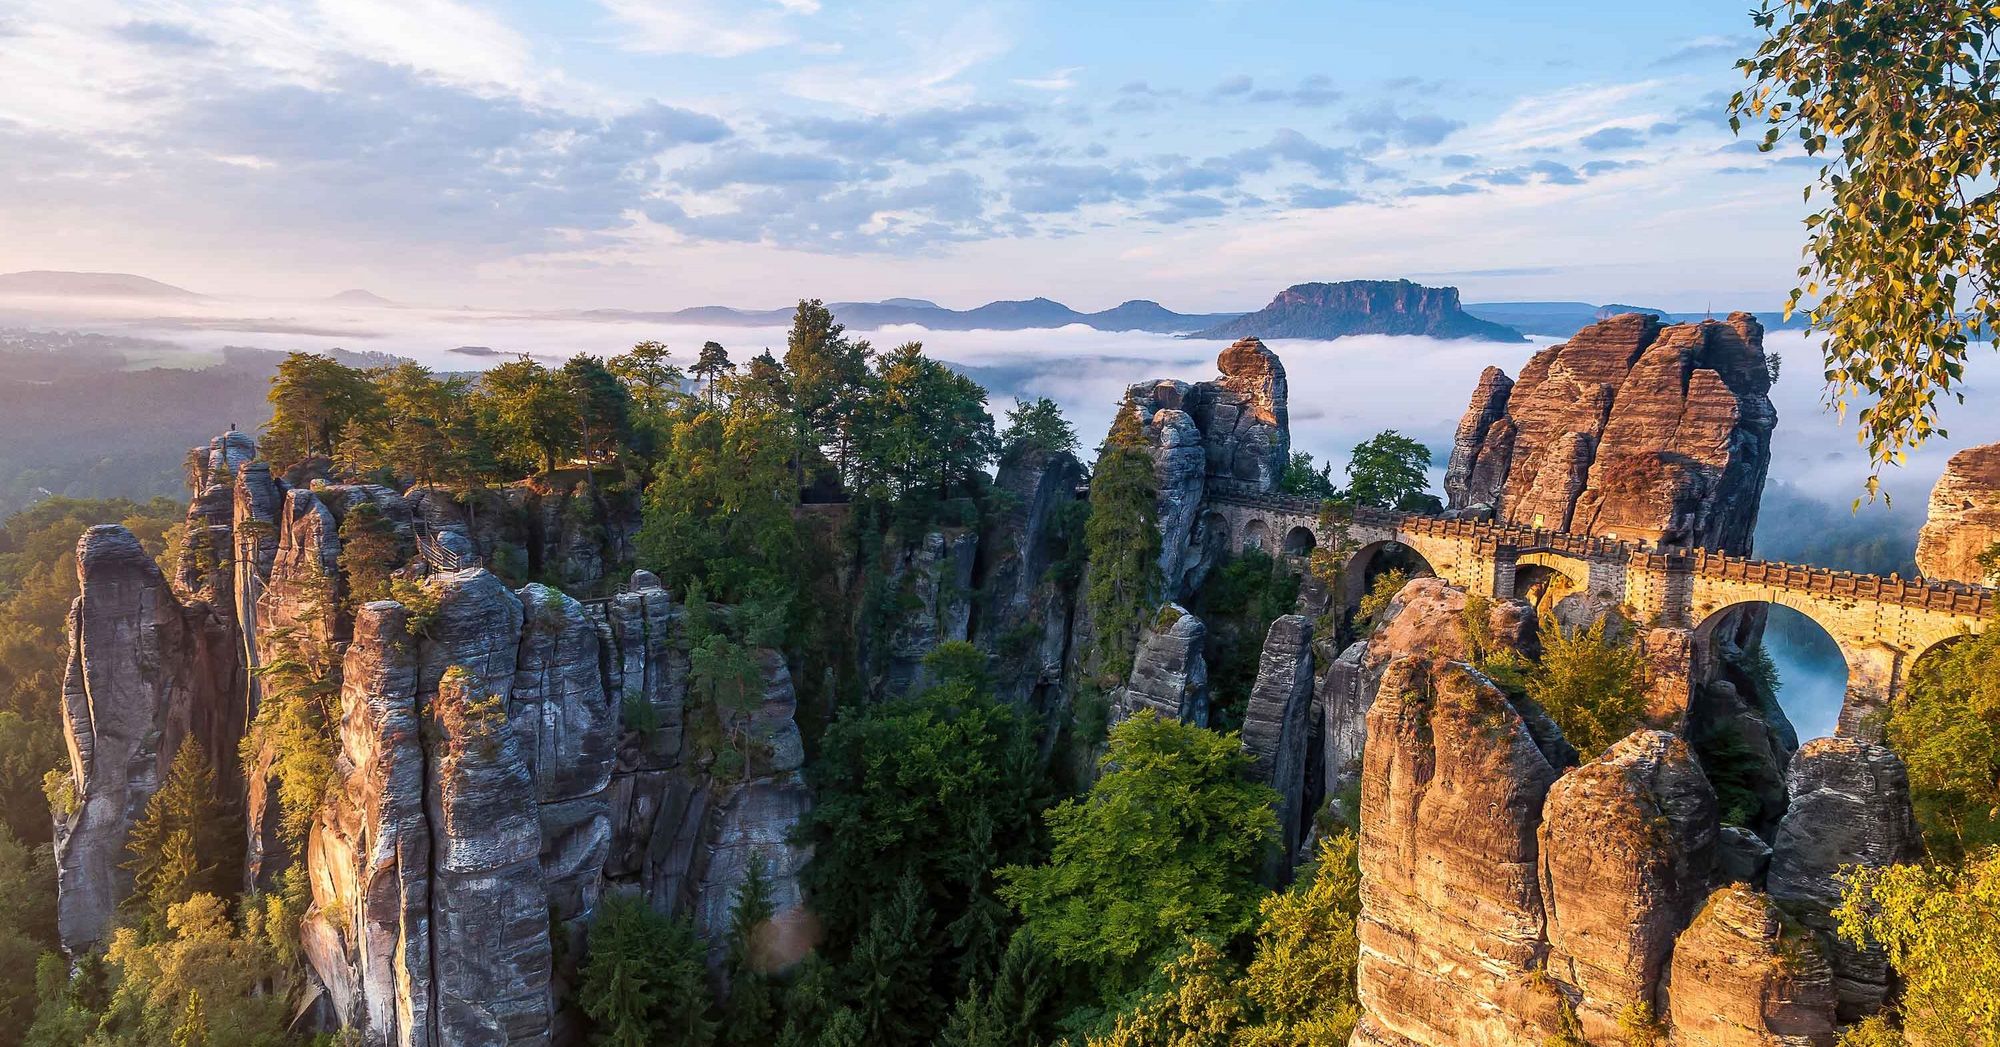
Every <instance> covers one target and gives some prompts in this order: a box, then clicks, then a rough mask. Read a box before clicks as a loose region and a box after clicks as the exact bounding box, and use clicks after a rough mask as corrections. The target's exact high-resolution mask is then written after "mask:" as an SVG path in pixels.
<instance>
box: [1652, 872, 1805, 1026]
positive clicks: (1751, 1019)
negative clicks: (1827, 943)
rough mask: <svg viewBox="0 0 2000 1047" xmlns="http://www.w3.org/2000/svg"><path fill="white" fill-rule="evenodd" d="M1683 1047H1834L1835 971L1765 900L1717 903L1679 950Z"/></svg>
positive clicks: (1752, 894)
mask: <svg viewBox="0 0 2000 1047" xmlns="http://www.w3.org/2000/svg"><path fill="white" fill-rule="evenodd" d="M1670 980H1671V982H1672V985H1673V994H1672V1000H1671V1007H1670V1009H1669V1011H1668V1016H1669V1017H1670V1018H1671V1020H1672V1023H1673V1030H1674V1039H1673V1042H1674V1043H1675V1045H1676V1047H1831V1045H1832V1044H1833V1042H1834V1035H1835V1034H1834V993H1833V971H1832V969H1831V968H1830V967H1829V966H1828V965H1827V959H1826V952H1825V950H1824V948H1823V947H1822V946H1821V944H1820V942H1819V940H1818V939H1817V938H1815V937H1814V936H1813V934H1812V933H1811V932H1810V931H1807V930H1805V929H1804V928H1803V927H1800V926H1799V925H1798V924H1797V923H1795V922H1793V921H1792V920H1791V919H1790V918H1789V917H1787V916H1786V915H1785V914H1784V913H1783V912H1782V911H1781V910H1779V908H1778V907H1777V906H1776V905H1774V904H1772V902H1771V899H1770V898H1769V897H1767V896H1766V895H1764V894H1763V893H1762V892H1759V891H1756V890H1753V889H1751V888H1749V887H1747V886H1745V885H1743V884H1740V883H1738V884H1733V885H1731V886H1727V887H1722V888H1719V889H1718V890H1716V892H1715V893H1714V894H1712V895H1710V896H1709V898H1708V902H1707V904H1706V905H1704V906H1703V907H1702V910H1701V912H1700V914H1699V915H1697V916H1696V917H1695V918H1694V922H1693V923H1691V924H1689V925H1688V929H1687V930H1685V931H1682V932H1681V936H1680V938H1679V939H1677V940H1676V941H1675V943H1674V956H1673V973H1672V976H1671V979H1670Z"/></svg>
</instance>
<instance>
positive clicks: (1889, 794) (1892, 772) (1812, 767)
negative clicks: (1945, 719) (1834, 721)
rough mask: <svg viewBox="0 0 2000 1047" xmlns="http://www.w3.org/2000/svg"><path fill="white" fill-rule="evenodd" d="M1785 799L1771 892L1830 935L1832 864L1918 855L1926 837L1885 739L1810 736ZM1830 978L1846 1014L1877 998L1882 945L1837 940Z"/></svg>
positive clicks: (1836, 890) (1883, 987) (1835, 896)
mask: <svg viewBox="0 0 2000 1047" xmlns="http://www.w3.org/2000/svg"><path fill="white" fill-rule="evenodd" d="M1785 787H1786V791H1787V792H1789V793H1790V796H1791V804H1790V806H1789V807H1788V808H1787V810H1786V812H1785V817H1784V820H1783V821H1781V822H1779V823H1778V832H1777V836H1776V837H1775V838H1774V839H1773V840H1772V843H1771V871H1770V876H1769V884H1770V888H1769V889H1770V892H1771V897H1772V898H1773V899H1775V900H1776V901H1778V902H1779V903H1780V904H1783V905H1785V906H1787V907H1788V908H1789V909H1790V910H1791V911H1793V912H1796V913H1797V914H1798V916H1799V919H1800V922H1802V923H1804V924H1805V925H1806V926H1807V927H1809V928H1811V929H1813V930H1815V931H1819V932H1820V933H1821V934H1822V935H1823V936H1826V937H1831V936H1832V930H1833V926H1834V924H1833V919H1832V917H1831V916H1830V915H1829V914H1830V913H1831V911H1832V909H1833V907H1834V906H1836V905H1838V904H1839V903H1840V895H1841V885H1840V881H1839V880H1838V879H1837V874H1838V873H1839V872H1840V870H1841V869H1842V868H1843V867H1846V866H1850V865H1861V866H1884V865H1893V864H1896V863H1899V862H1910V861H1915V860H1917V859H1918V858H1920V857H1922V855H1923V839H1922V837H1921V836H1920V835H1919V834H1918V832H1917V825H1916V819H1915V817H1914V816H1913V815H1912V814H1911V811H1910V779H1909V772H1908V771H1907V770H1906V769H1905V768H1904V766H1903V761H1902V760H1901V759H1900V758H1898V757H1897V756H1896V754H1895V753H1894V752H1891V751H1890V750H1889V749H1888V748H1886V747H1884V746H1880V745H1871V744H1869V743H1867V742H1863V741H1859V740H1857V739H1854V738H1845V737H1833V738H1815V739H1813V740H1812V741H1810V742H1807V743H1806V744H1805V745H1803V746H1801V747H1800V748H1799V751H1798V755H1796V756H1794V757H1792V766H1791V770H1790V772H1789V773H1788V774H1787V775H1786V777H1785ZM1832 955H1833V974H1834V987H1835V990H1836V991H1837V993H1838V994H1839V997H1840V1013H1841V1019H1842V1020H1843V1021H1853V1020H1855V1019H1856V1018H1859V1017H1861V1016H1862V1015H1865V1014H1868V1013H1871V1012H1873V1011H1874V1010H1876V1009H1877V1008H1879V1007H1881V1005H1882V1002H1883V1000H1885V999H1886V998H1887V996H1888V991H1889V969H1888V963H1887V960H1886V958H1885V957H1884V956H1883V955H1882V953H1881V952H1880V950H1879V949H1875V948H1869V949H1865V950H1864V949H1858V948H1856V947H1855V946H1854V945H1853V944H1852V943H1850V942H1847V941H1845V940H1835V941H1834V943H1833V950H1832Z"/></svg>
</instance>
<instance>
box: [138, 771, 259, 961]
mask: <svg viewBox="0 0 2000 1047" xmlns="http://www.w3.org/2000/svg"><path fill="white" fill-rule="evenodd" d="M238 835H239V834H238V833H237V831H236V829H235V827H234V820H233V819H231V818H230V817H229V816H228V812H227V811H225V810H224V809H223V806H222V804H221V803H219V802H217V800H216V797H215V769H214V768H213V767H212V766H210V764H209V762H208V754H207V753H205V752H203V751H202V748H201V743H200V742H197V741H195V740H194V739H192V738H189V739H187V740H186V741H184V742H182V743H181V748H180V751H179V752H178V753H176V754H174V762H173V766H172V767H171V768H170V769H169V770H168V771H167V780H166V782H165V783H164V784H163V785H161V786H160V789H159V791H158V792H155V793H154V794H153V795H152V797H151V798H149V799H148V800H147V801H146V811H145V813H144V814H143V815H141V816H140V818H139V821H138V823H137V824H135V825H133V827H132V835H131V839H130V840H129V841H128V843H127V844H126V849H127V850H129V851H130V852H131V854H132V858H131V859H130V860H129V861H127V862H125V863H124V864H123V865H122V866H120V867H121V868H124V869H130V870H131V871H132V881H133V887H134V891H133V895H132V897H131V899H130V900H129V901H128V902H127V905H128V907H129V908H131V909H132V910H133V911H134V912H135V914H136V915H137V916H138V917H139V919H140V923H141V925H142V926H144V927H145V928H146V929H147V931H148V932H149V933H151V934H155V935H157V934H159V933H161V932H162V931H163V930H164V929H165V927H166V918H167V910H168V909H169V908H171V907H172V906H174V905H178V904H180V903H181V902H184V901H187V900H188V899H189V898H192V897H194V896H195V895H196V894H200V893H209V894H215V895H218V896H226V895H229V894H231V893H233V891H232V889H231V888H232V886H233V884H232V883H231V882H230V881H231V879H232V878H231V876H230V874H229V869H230V868H231V867H232V866H233V864H234V859H235V858H236V857H238V855H237V854H236V848H237V847H238V846H240V845H241V840H240V839H238Z"/></svg>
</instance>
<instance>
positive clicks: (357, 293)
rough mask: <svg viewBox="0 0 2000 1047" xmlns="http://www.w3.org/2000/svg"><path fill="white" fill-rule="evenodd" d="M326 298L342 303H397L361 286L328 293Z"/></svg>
mask: <svg viewBox="0 0 2000 1047" xmlns="http://www.w3.org/2000/svg"><path fill="white" fill-rule="evenodd" d="M326 300H327V301H329V302H339V303H340V304H342V305H395V304H396V303H394V302H392V301H390V300H388V299H387V298H384V297H382V296H381V295H379V294H376V293H375V292H373V291H365V290H362V289H361V288H359V287H355V288H351V289H349V290H346V291H342V292H340V293H339V294H336V295H328V296H327V299H326Z"/></svg>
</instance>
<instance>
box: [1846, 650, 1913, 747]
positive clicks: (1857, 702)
mask: <svg viewBox="0 0 2000 1047" xmlns="http://www.w3.org/2000/svg"><path fill="white" fill-rule="evenodd" d="M1840 653H1841V654H1842V655H1843V656H1844V657H1845V658H1846V659H1847V697H1846V698H1845V699H1844V700H1843V701H1842V702H1841V703H1840V722H1839V724H1838V726H1836V728H1835V729H1834V733H1835V734H1837V735H1841V736H1843V737H1849V738H1859V739H1861V740H1862V741H1865V742H1877V743H1879V742H1880V741H1881V740H1882V731H1883V722H1884V721H1885V720H1886V719H1888V713H1889V703H1890V702H1892V701H1894V700H1895V698H1896V692H1897V691H1898V690H1900V689H1901V687H1902V683H1903V673H1904V671H1905V669H1906V668H1907V666H1905V665H1904V658H1903V652H1901V651H1898V650H1896V649H1895V648H1893V647H1882V646H1860V645H1852V646H1850V645H1849V644H1846V643H1842V644H1841V645H1840Z"/></svg>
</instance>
